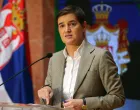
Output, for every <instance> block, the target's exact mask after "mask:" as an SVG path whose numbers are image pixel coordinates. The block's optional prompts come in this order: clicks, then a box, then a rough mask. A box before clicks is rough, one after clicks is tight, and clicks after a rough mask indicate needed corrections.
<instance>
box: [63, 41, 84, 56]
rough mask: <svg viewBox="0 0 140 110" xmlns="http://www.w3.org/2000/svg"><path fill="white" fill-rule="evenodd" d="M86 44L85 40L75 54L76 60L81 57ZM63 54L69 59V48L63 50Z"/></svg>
mask: <svg viewBox="0 0 140 110" xmlns="http://www.w3.org/2000/svg"><path fill="white" fill-rule="evenodd" d="M84 43H85V40H83V41H82V43H81V45H80V46H79V47H78V49H77V50H76V51H75V52H74V58H75V57H78V56H81V54H82V50H83V46H84ZM63 54H64V57H65V58H67V57H68V56H69V55H68V53H67V48H66V47H65V48H64V50H63Z"/></svg>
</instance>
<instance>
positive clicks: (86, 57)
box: [74, 41, 95, 95]
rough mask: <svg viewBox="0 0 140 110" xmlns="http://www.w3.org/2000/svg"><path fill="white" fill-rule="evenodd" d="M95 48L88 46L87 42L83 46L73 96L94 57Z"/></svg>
mask: <svg viewBox="0 0 140 110" xmlns="http://www.w3.org/2000/svg"><path fill="white" fill-rule="evenodd" d="M94 50H95V47H94V46H92V45H91V44H89V43H88V42H87V41H86V42H85V44H84V48H83V52H82V56H81V61H80V65H79V69H78V74H77V80H76V84H75V88H74V95H75V93H76V91H77V90H78V88H79V87H80V85H81V83H82V81H83V80H84V78H85V76H86V74H87V72H88V70H89V69H90V66H91V63H92V61H93V59H94V57H95V55H94V53H93V52H94Z"/></svg>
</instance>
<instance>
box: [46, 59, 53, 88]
mask: <svg viewBox="0 0 140 110" xmlns="http://www.w3.org/2000/svg"><path fill="white" fill-rule="evenodd" d="M51 68H52V58H50V60H49V65H48V71H47V77H46V79H45V85H48V86H49V87H52V69H51Z"/></svg>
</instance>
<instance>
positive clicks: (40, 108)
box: [0, 103, 70, 110]
mask: <svg viewBox="0 0 140 110" xmlns="http://www.w3.org/2000/svg"><path fill="white" fill-rule="evenodd" d="M0 110H70V109H66V108H58V107H54V106H50V105H40V104H19V103H0Z"/></svg>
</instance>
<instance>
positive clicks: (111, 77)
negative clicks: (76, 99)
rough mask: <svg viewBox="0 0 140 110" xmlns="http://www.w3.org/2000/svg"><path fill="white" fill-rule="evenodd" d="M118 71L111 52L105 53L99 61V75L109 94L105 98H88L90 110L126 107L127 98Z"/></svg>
mask: <svg viewBox="0 0 140 110" xmlns="http://www.w3.org/2000/svg"><path fill="white" fill-rule="evenodd" d="M117 72H118V69H117V67H116V64H115V62H114V60H113V58H112V55H111V54H110V52H108V51H105V52H104V53H103V54H102V55H101V57H100V61H99V75H100V78H101V81H102V84H103V86H104V88H105V90H106V92H107V94H106V95H105V96H97V97H87V98H86V102H87V107H88V109H95V108H99V109H101V110H112V109H114V108H118V107H120V106H122V105H124V102H125V96H124V89H123V86H122V82H121V79H120V75H118V73H117Z"/></svg>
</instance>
